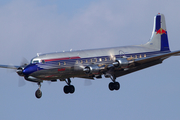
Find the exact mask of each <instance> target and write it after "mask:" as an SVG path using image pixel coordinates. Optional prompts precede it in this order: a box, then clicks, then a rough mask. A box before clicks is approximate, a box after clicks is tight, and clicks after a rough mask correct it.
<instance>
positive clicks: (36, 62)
mask: <svg viewBox="0 0 180 120" xmlns="http://www.w3.org/2000/svg"><path fill="white" fill-rule="evenodd" d="M38 63H40V60H37V59H32V60H31V64H38Z"/></svg>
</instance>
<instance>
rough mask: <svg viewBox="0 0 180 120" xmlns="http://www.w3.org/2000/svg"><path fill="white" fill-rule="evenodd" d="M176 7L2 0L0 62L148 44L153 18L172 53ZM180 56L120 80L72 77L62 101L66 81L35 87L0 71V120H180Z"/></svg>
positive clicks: (144, 0)
mask: <svg viewBox="0 0 180 120" xmlns="http://www.w3.org/2000/svg"><path fill="white" fill-rule="evenodd" d="M179 5H180V1H179V0H172V1H169V2H164V0H136V1H134V0H126V1H119V0H113V1H110V0H68V1H66V2H64V1H62V0H39V1H38V2H37V1H36V0H26V1H24V0H6V1H5V2H4V0H1V1H0V56H1V57H0V64H14V65H20V63H21V60H22V58H27V59H28V60H29V61H30V60H31V58H33V57H35V56H36V54H37V53H47V52H55V51H63V50H66V51H69V50H70V49H73V50H78V49H93V48H103V47H113V46H125V45H137V44H144V43H146V42H147V41H148V40H149V38H150V36H151V33H152V28H153V20H154V16H155V15H156V14H157V13H163V14H164V15H165V17H166V25H167V30H168V37H169V44H170V47H171V50H172V51H173V50H178V49H180V47H179V44H180V36H179V28H180V13H179V11H180V7H179ZM179 61H180V57H171V58H169V59H167V60H165V61H164V62H163V64H161V65H157V66H154V67H151V68H147V69H145V70H142V71H138V72H135V73H132V74H129V75H126V76H123V77H120V78H118V79H117V81H118V82H120V83H121V89H120V90H119V91H113V92H112V91H109V89H108V84H109V82H111V80H110V79H107V78H103V79H100V80H99V79H98V80H95V81H92V85H90V86H84V81H85V80H84V79H79V78H75V79H72V84H73V85H74V86H75V87H76V91H75V93H74V94H72V95H69V94H68V95H65V94H64V92H63V87H64V85H66V84H65V82H60V81H58V82H55V83H51V84H50V85H49V84H48V83H47V82H44V83H43V84H42V92H43V95H42V98H41V99H36V97H35V95H34V93H35V91H36V90H37V88H38V86H37V85H36V84H32V83H30V82H26V85H25V86H23V87H18V81H19V77H18V75H17V74H16V73H11V72H10V71H8V70H6V69H0V76H1V80H0V100H1V102H0V119H1V120H14V119H17V120H24V119H26V120H40V119H42V120H49V119H53V120H56V119H58V120H60V119H62V120H65V119H66V120H96V119H101V120H110V119H111V120H120V119H121V120H130V119H133V120H170V119H171V120H179V119H180V114H179V113H180V79H179V71H180V64H179Z"/></svg>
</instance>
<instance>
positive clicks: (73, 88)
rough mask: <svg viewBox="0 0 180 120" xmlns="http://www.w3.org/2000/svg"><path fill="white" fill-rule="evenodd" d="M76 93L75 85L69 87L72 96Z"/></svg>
mask: <svg viewBox="0 0 180 120" xmlns="http://www.w3.org/2000/svg"><path fill="white" fill-rule="evenodd" d="M74 91H75V87H74V86H73V85H70V86H69V92H70V93H71V94H72V93H74Z"/></svg>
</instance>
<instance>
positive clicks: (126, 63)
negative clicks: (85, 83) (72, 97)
mask: <svg viewBox="0 0 180 120" xmlns="http://www.w3.org/2000/svg"><path fill="white" fill-rule="evenodd" d="M179 53H180V50H178V51H173V52H171V51H170V48H169V43H168V35H167V29H166V23H165V17H164V15H163V14H160V13H159V14H157V15H156V16H155V17H154V26H153V31H152V36H151V38H150V40H149V41H148V42H147V43H146V44H143V45H134V46H122V47H111V48H101V49H90V50H77V51H68V52H56V53H47V54H39V55H37V56H36V57H34V58H33V59H32V60H31V62H30V63H29V64H23V65H21V66H9V65H0V67H1V68H9V69H16V72H17V74H18V75H19V76H22V77H24V79H25V80H27V81H30V82H35V83H37V84H38V86H39V88H38V89H37V91H36V92H35V96H36V97H37V98H41V96H42V91H41V83H42V82H43V81H52V82H55V81H57V80H60V81H64V82H66V84H67V85H65V86H64V88H63V91H64V93H65V94H69V93H71V94H72V93H74V92H75V87H74V86H73V85H72V83H71V79H72V78H83V79H88V80H92V79H100V78H102V76H105V78H110V80H111V82H110V83H109V90H111V91H113V90H119V89H120V84H119V82H117V81H116V78H118V77H121V76H123V75H126V74H129V73H132V72H135V71H138V70H141V69H144V68H147V67H151V66H154V65H157V64H160V63H162V61H163V60H165V59H167V58H169V57H171V56H178V55H179Z"/></svg>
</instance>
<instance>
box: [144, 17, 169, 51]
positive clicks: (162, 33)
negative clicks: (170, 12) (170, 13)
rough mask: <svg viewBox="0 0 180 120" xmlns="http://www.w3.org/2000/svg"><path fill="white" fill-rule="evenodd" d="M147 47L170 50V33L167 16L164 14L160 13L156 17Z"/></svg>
mask: <svg viewBox="0 0 180 120" xmlns="http://www.w3.org/2000/svg"><path fill="white" fill-rule="evenodd" d="M144 46H145V47H149V48H153V49H156V50H160V51H169V50H170V49H169V43H168V35H167V29H166V22H165V17H164V15H163V14H158V15H156V16H155V17H154V27H153V31H152V36H151V38H150V41H149V42H147V43H146V44H145V45H144Z"/></svg>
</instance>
